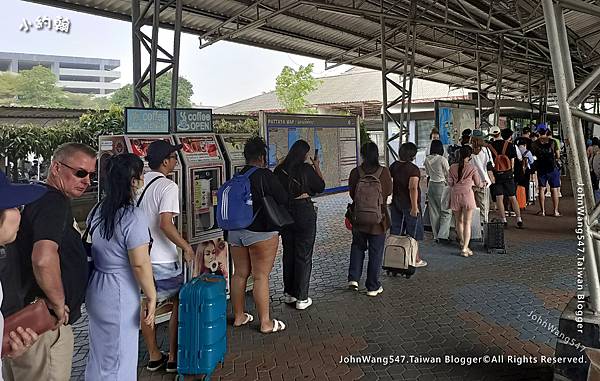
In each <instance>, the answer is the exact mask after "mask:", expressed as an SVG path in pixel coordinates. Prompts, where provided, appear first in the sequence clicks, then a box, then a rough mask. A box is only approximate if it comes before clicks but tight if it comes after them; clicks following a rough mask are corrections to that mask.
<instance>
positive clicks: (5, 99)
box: [0, 73, 19, 105]
mask: <svg viewBox="0 0 600 381" xmlns="http://www.w3.org/2000/svg"><path fill="white" fill-rule="evenodd" d="M18 81H19V76H18V75H16V74H13V73H0V104H2V105H10V104H13V103H16V101H17V83H18Z"/></svg>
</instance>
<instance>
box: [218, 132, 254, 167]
mask: <svg viewBox="0 0 600 381" xmlns="http://www.w3.org/2000/svg"><path fill="white" fill-rule="evenodd" d="M247 140H248V136H244V135H241V136H236V135H229V136H224V137H223V145H224V146H225V150H226V151H227V153H228V154H229V158H230V159H231V160H233V161H238V160H239V161H244V160H245V159H244V145H245V144H246V141H247Z"/></svg>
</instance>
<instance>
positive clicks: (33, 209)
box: [4, 143, 96, 380]
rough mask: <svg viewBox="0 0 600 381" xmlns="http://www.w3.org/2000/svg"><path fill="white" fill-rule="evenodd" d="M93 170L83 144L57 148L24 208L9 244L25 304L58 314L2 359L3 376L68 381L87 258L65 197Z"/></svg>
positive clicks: (84, 184) (83, 185)
mask: <svg viewBox="0 0 600 381" xmlns="http://www.w3.org/2000/svg"><path fill="white" fill-rule="evenodd" d="M95 174H96V152H95V151H94V150H93V149H92V148H90V147H88V146H87V145H85V144H81V143H66V144H63V145H61V146H60V147H58V148H57V149H56V150H55V151H54V154H53V155H52V161H51V164H50V169H49V173H48V179H47V183H46V184H45V187H46V189H47V192H46V193H45V194H44V195H43V196H42V197H41V198H39V199H38V200H37V201H34V202H33V203H31V204H29V205H27V206H25V209H24V210H23V213H22V219H21V227H20V229H19V233H18V234H17V239H16V241H15V245H16V248H17V251H18V253H19V258H20V259H21V269H20V270H21V274H22V277H23V284H24V285H27V286H25V287H23V293H24V294H25V300H24V302H25V303H31V302H32V301H34V300H35V299H36V298H45V299H46V302H47V304H48V307H49V308H50V309H51V310H52V311H53V313H54V315H55V316H56V317H57V318H58V327H59V328H58V329H56V330H54V331H48V332H46V333H44V334H43V335H41V336H40V338H39V340H38V341H37V342H36V343H35V344H34V345H33V346H32V347H31V350H29V351H27V352H26V353H25V354H24V355H23V356H21V357H19V358H15V359H9V360H8V361H5V364H4V366H5V369H4V378H5V379H7V380H68V379H69V378H70V376H71V364H72V358H73V344H74V342H73V341H74V337H73V329H72V327H71V325H72V324H74V323H75V322H76V321H77V320H79V318H80V317H81V305H82V303H83V300H84V297H85V292H86V289H87V283H88V262H87V255H86V252H85V249H84V247H83V243H82V241H81V231H80V230H79V228H78V226H77V222H76V221H75V219H74V218H73V212H72V210H71V200H72V199H75V198H78V197H80V196H81V195H82V194H83V193H84V192H85V191H86V189H87V188H88V187H89V186H90V184H91V183H92V179H93V178H94V176H95Z"/></svg>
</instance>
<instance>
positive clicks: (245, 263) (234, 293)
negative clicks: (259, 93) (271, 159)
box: [226, 137, 288, 333]
mask: <svg viewBox="0 0 600 381" xmlns="http://www.w3.org/2000/svg"><path fill="white" fill-rule="evenodd" d="M244 157H245V158H246V166H245V167H244V168H243V169H242V170H241V171H240V173H242V174H244V173H246V172H247V171H250V170H253V171H254V173H252V174H251V175H250V177H249V179H250V190H251V191H252V208H253V210H254V216H255V217H254V221H252V224H251V225H250V226H248V227H247V228H246V229H240V230H230V231H227V232H226V233H227V241H228V242H229V244H230V245H231V256H232V257H233V264H234V267H235V272H234V273H233V277H232V278H231V302H232V304H233V314H234V322H233V325H234V326H235V327H239V326H242V325H245V324H248V323H250V322H251V321H253V320H254V317H253V316H252V315H250V314H249V313H247V312H244V307H245V305H246V301H245V296H246V283H247V281H248V277H249V276H250V273H252V277H253V278H254V287H253V290H252V293H253V296H254V303H256V309H257V311H258V317H259V319H260V331H261V332H262V333H271V332H279V331H283V330H284V329H285V324H284V323H283V322H282V321H281V320H277V319H271V318H270V316H269V274H271V270H272V269H273V263H274V262H275V255H276V254H277V247H278V246H279V232H278V231H277V228H274V227H273V226H272V224H271V222H270V220H269V218H268V216H267V215H266V214H265V213H264V212H263V210H262V203H261V198H262V194H263V191H264V193H265V195H271V196H272V197H273V198H274V199H275V201H277V203H278V204H280V205H287V204H288V197H287V193H286V192H285V190H284V189H283V187H282V186H281V184H280V183H279V180H277V177H275V175H273V172H271V171H270V170H269V169H268V168H265V167H266V157H267V145H266V144H265V141H264V140H263V139H262V138H260V137H254V138H251V139H249V140H248V141H247V142H246V145H245V146H244Z"/></svg>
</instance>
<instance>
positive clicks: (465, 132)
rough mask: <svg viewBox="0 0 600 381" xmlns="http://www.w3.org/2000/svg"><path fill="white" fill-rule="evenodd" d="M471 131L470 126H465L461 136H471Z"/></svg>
mask: <svg viewBox="0 0 600 381" xmlns="http://www.w3.org/2000/svg"><path fill="white" fill-rule="evenodd" d="M472 132H473V131H472V130H471V129H470V128H466V129H464V130H463V132H462V133H461V135H462V136H471V133H472Z"/></svg>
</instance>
